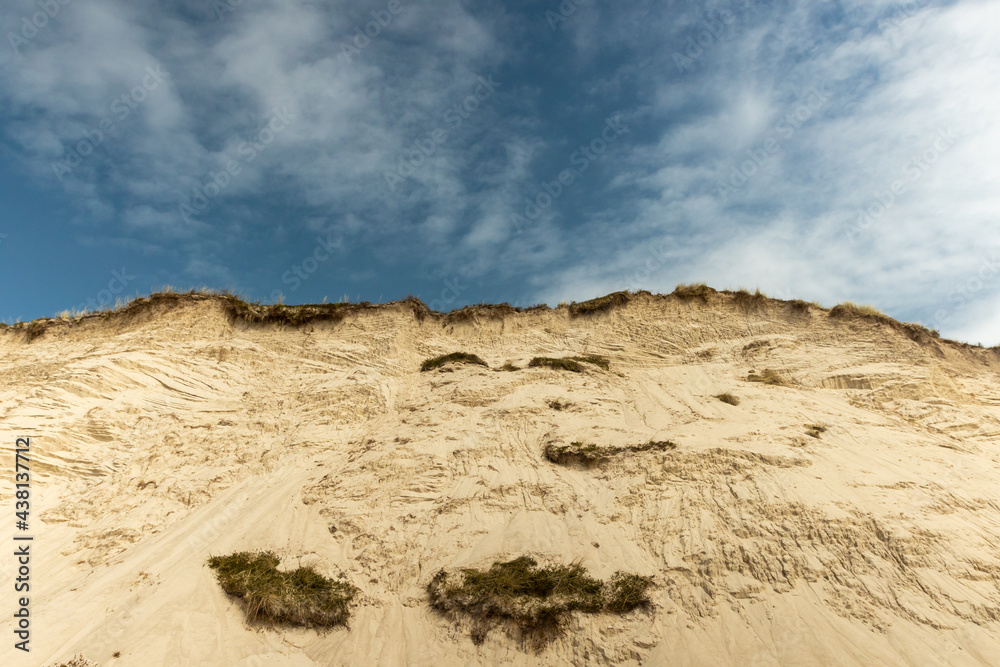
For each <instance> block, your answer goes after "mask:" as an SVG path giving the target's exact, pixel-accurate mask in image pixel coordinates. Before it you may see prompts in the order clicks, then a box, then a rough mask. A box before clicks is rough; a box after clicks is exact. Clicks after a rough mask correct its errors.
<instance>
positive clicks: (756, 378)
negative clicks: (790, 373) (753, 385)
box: [747, 368, 791, 387]
mask: <svg viewBox="0 0 1000 667" xmlns="http://www.w3.org/2000/svg"><path fill="white" fill-rule="evenodd" d="M747 381H748V382H760V383H762V384H769V385H773V386H776V387H788V386H791V382H789V381H788V379H787V378H785V376H783V375H782V374H781V373H779V372H778V371H776V370H772V369H770V368H765V369H764V372H763V373H761V374H760V375H758V374H757V373H754V372H753V371H751V372H750V374H749V375H747Z"/></svg>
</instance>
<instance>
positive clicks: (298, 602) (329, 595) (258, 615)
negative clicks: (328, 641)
mask: <svg viewBox="0 0 1000 667" xmlns="http://www.w3.org/2000/svg"><path fill="white" fill-rule="evenodd" d="M280 562H281V559H280V558H278V556H277V555H276V554H275V553H273V552H271V551H260V552H249V551H241V552H237V553H233V554H229V555H228V556H213V557H211V558H209V559H208V566H209V567H210V568H212V569H213V570H215V574H216V577H217V578H218V580H219V584H220V585H221V586H222V590H224V591H225V592H226V593H228V594H229V595H232V596H234V597H237V598H239V599H240V600H242V602H243V606H244V610H245V612H246V617H247V621H249V622H250V623H256V622H266V623H290V624H292V625H302V626H305V627H310V628H328V627H332V626H336V625H347V621H348V619H349V618H350V615H351V613H350V609H349V606H350V603H351V601H352V600H353V599H354V596H355V594H356V593H357V588H355V587H354V586H353V585H351V584H350V583H348V582H347V581H345V580H343V579H340V580H337V579H329V578H327V577H324V576H323V575H321V574H319V573H317V572H316V571H315V570H313V568H311V567H300V568H297V569H295V570H291V571H288V572H282V571H280V570H278V564H279V563H280Z"/></svg>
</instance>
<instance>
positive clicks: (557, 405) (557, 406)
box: [545, 398, 573, 410]
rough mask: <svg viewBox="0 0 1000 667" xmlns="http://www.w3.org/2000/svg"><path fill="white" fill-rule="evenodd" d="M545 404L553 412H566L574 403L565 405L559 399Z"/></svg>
mask: <svg viewBox="0 0 1000 667" xmlns="http://www.w3.org/2000/svg"><path fill="white" fill-rule="evenodd" d="M545 403H546V404H547V405H548V406H549V407H550V408H552V409H553V410H565V409H566V408H568V407H570V406H571V405H573V404H572V403H563V402H562V401H560V400H559V399H558V398H556V399H552V400H550V401H546V402H545Z"/></svg>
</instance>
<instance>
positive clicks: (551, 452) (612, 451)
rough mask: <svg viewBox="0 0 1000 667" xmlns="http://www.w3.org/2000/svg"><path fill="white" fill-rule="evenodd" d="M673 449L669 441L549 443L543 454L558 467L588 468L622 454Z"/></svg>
mask: <svg viewBox="0 0 1000 667" xmlns="http://www.w3.org/2000/svg"><path fill="white" fill-rule="evenodd" d="M674 449H677V445H676V444H675V443H673V442H670V441H669V440H666V441H662V442H657V441H653V440H650V441H649V442H647V443H644V444H641V445H625V446H617V447H598V446H597V445H595V444H593V443H584V442H572V443H570V444H568V445H560V444H557V443H552V442H550V443H549V444H547V445H545V449H544V454H545V458H546V459H548V460H549V461H551V462H552V463H556V464H558V465H581V466H583V467H585V468H590V467H592V466H595V465H597V464H599V463H603V462H605V461H607V460H608V459H610V458H612V457H615V456H621V455H622V454H629V453H638V452H648V451H660V452H665V451H671V450H674Z"/></svg>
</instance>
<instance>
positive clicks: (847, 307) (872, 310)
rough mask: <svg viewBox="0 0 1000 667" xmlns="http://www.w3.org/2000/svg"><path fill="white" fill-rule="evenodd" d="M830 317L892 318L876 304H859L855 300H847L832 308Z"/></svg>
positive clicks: (881, 319) (882, 319) (883, 319)
mask: <svg viewBox="0 0 1000 667" xmlns="http://www.w3.org/2000/svg"><path fill="white" fill-rule="evenodd" d="M830 317H842V318H852V317H855V318H857V317H861V318H867V319H873V320H879V321H887V320H890V319H892V318H890V317H889V316H888V315H886V314H885V313H883V312H882V311H881V310H879V309H878V308H876V307H875V306H869V305H866V304H857V303H854V302H853V301H845V302H844V303H841V304H838V305H836V306H834V307H833V308H831V309H830Z"/></svg>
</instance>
